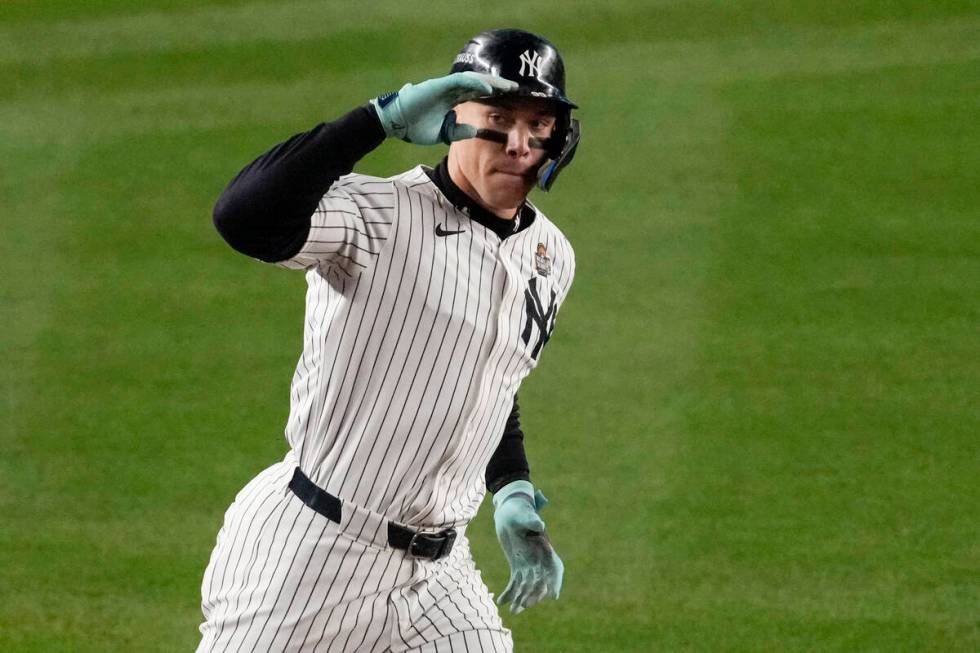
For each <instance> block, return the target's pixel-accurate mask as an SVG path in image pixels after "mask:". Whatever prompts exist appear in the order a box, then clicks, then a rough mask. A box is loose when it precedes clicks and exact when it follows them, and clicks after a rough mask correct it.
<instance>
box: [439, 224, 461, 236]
mask: <svg viewBox="0 0 980 653" xmlns="http://www.w3.org/2000/svg"><path fill="white" fill-rule="evenodd" d="M464 231H465V229H464V230H462V231H446V230H445V229H443V228H442V223H441V222H440V223H439V224H437V225H436V235H437V236H455V235H456V234H461V233H463V232H464Z"/></svg>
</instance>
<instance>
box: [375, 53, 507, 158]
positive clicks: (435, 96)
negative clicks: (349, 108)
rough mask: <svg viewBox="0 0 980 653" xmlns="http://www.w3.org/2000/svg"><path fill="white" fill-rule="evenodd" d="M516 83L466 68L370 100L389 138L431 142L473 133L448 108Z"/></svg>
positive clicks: (504, 91) (486, 95) (442, 141)
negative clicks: (462, 70)
mask: <svg viewBox="0 0 980 653" xmlns="http://www.w3.org/2000/svg"><path fill="white" fill-rule="evenodd" d="M517 87H518V84H517V82H513V81H511V80H509V79H504V78H503V77H494V76H493V75H484V74H482V73H475V72H472V71H467V72H464V73H453V74H452V75H446V76H445V77H439V78H436V79H430V80H427V81H424V82H422V83H420V84H405V85H404V86H402V87H401V89H399V90H398V91H396V92H394V93H387V94H385V95H382V96H381V97H377V98H375V99H373V100H371V105H372V106H373V107H374V110H375V111H376V112H377V114H378V118H379V119H380V120H381V126H382V127H384V130H385V133H386V134H387V135H388V136H389V137H393V138H400V139H402V140H403V141H407V142H409V143H418V144H420V145H435V144H436V143H447V144H448V143H450V142H452V141H459V140H462V139H464V138H473V137H474V136H476V127H474V126H472V125H464V124H458V123H457V122H456V113H455V112H454V111H452V108H453V107H454V106H456V105H457V104H459V103H460V102H466V101H468V100H475V99H476V98H481V97H489V96H491V95H495V94H499V93H506V92H509V91H515V90H517Z"/></svg>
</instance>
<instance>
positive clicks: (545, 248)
mask: <svg viewBox="0 0 980 653" xmlns="http://www.w3.org/2000/svg"><path fill="white" fill-rule="evenodd" d="M535 211H536V217H535V219H534V221H533V222H532V224H531V225H530V226H529V227H527V228H526V229H523V230H521V231H519V232H518V233H516V234H513V235H511V236H509V237H507V238H505V239H503V240H501V239H500V237H498V236H497V235H496V234H495V233H494V232H493V231H492V230H490V229H488V228H486V227H484V226H483V225H481V224H480V223H478V222H476V221H475V220H471V219H470V218H469V217H468V215H467V214H466V213H465V212H463V211H461V210H459V209H457V208H456V207H455V206H453V204H452V203H451V202H450V201H449V200H448V199H446V198H445V197H444V196H443V194H442V192H441V191H440V190H439V189H438V188H437V187H436V185H435V184H434V183H433V182H432V181H431V180H430V179H429V177H428V176H427V175H426V174H425V171H424V170H423V168H422V166H417V167H415V168H413V169H411V170H409V171H407V172H405V173H403V174H401V175H398V176H396V177H391V178H388V179H381V178H377V177H369V176H365V175H360V174H350V175H346V176H344V177H341V178H340V179H339V180H338V181H337V182H336V183H335V184H334V185H333V186H332V187H331V188H330V190H329V191H328V192H327V194H326V195H325V196H324V197H323V198H322V200H321V201H320V204H319V206H318V208H317V210H316V212H315V214H314V215H313V219H312V228H311V229H310V233H309V237H308V239H307V242H306V244H305V245H304V246H303V248H302V250H301V251H300V252H299V253H298V254H297V255H296V256H294V257H293V258H291V259H289V260H287V261H283V262H280V263H279V264H278V265H282V266H284V267H288V268H294V269H306V279H307V283H308V291H307V295H306V319H305V326H304V346H303V354H302V356H301V358H300V360H299V363H298V364H297V366H296V372H295V374H294V376H293V380H292V387H291V392H290V415H289V421H288V423H287V426H286V439H287V440H288V442H289V444H290V445H291V447H292V449H293V450H294V451H295V452H296V455H297V457H298V459H299V463H300V467H301V468H302V469H303V470H304V471H305V472H306V473H307V474H308V475H309V476H310V478H311V479H312V480H313V481H314V482H315V483H316V484H317V485H319V486H320V487H322V488H323V489H325V490H326V491H328V492H330V493H332V494H334V495H336V496H338V497H341V498H342V499H344V500H346V501H350V502H353V503H355V504H357V505H360V506H362V507H364V508H367V509H369V510H373V511H375V512H378V513H382V514H384V515H385V516H387V517H388V518H390V519H393V520H395V521H398V522H401V523H404V524H409V525H413V526H418V527H442V526H459V525H462V524H465V523H466V522H468V521H469V520H470V519H471V518H472V517H473V516H474V515H475V514H476V511H477V508H478V507H479V505H480V502H481V501H482V499H483V495H484V492H485V486H484V478H483V474H484V471H485V469H486V466H487V463H488V461H489V460H490V457H491V455H492V454H493V452H494V450H495V449H496V447H497V445H498V443H499V440H500V437H501V435H502V433H503V430H504V424H505V422H506V420H507V417H508V415H509V414H510V411H511V408H512V406H513V399H514V395H515V393H516V392H517V389H518V386H519V385H520V383H521V381H522V380H523V379H524V378H525V377H526V376H527V375H528V374H529V373H530V372H531V370H532V369H533V368H534V367H535V365H536V364H537V358H538V356H539V354H540V349H541V345H543V343H544V342H545V341H546V340H547V338H548V336H549V335H550V332H551V330H552V329H553V328H554V320H555V316H556V314H557V312H558V308H559V306H560V305H561V303H562V302H563V301H564V299H565V297H566V295H567V293H568V290H569V288H570V286H571V283H572V277H573V275H574V271H575V260H574V254H573V252H572V248H571V245H570V244H569V242H568V240H567V239H566V238H565V236H564V235H563V234H562V233H561V231H559V229H558V228H557V227H556V226H555V225H554V224H553V223H552V222H551V221H549V220H548V219H547V218H546V217H545V216H544V215H543V214H542V213H541V212H539V211H537V210H536V209H535Z"/></svg>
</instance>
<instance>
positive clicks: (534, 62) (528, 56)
mask: <svg viewBox="0 0 980 653" xmlns="http://www.w3.org/2000/svg"><path fill="white" fill-rule="evenodd" d="M541 63H542V61H541V55H540V54H538V53H537V52H535V51H534V50H525V51H524V52H522V53H521V73H520V74H521V75H524V76H525V77H537V76H538V75H540V74H541ZM525 70H526V71H527V72H524V71H525Z"/></svg>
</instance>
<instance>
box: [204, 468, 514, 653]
mask: <svg viewBox="0 0 980 653" xmlns="http://www.w3.org/2000/svg"><path fill="white" fill-rule="evenodd" d="M296 462H297V461H296V457H295V455H294V454H293V452H290V453H289V454H287V456H286V458H285V459H284V460H283V461H282V462H280V463H277V464H275V465H273V466H272V467H270V468H269V469H267V470H265V471H264V472H262V473H261V474H259V475H258V476H257V477H256V478H255V479H254V480H253V481H252V482H250V483H249V484H248V485H247V486H246V487H245V488H244V489H243V490H242V491H241V492H240V493H239V494H238V496H237V497H236V499H235V502H234V503H233V504H232V506H231V507H230V508H229V509H228V512H227V513H226V515H225V524H224V527H223V528H222V530H221V532H220V533H219V535H218V543H217V545H216V546H215V550H214V553H213V554H212V556H211V562H210V564H209V565H208V568H207V570H206V572H205V577H204V583H203V588H202V593H203V603H202V605H203V608H204V613H205V617H206V621H205V623H204V624H203V625H202V626H201V633H202V639H201V643H200V645H199V646H198V649H197V650H198V652H199V653H205V652H209V653H210V652H218V651H222V652H225V651H228V652H230V651H236V652H237V651H268V652H270V653H271V652H273V651H315V652H322V653H339V652H347V651H363V652H369V651H370V652H381V651H391V652H394V651H409V650H413V651H414V650H427V651H428V650H447V651H467V650H470V651H500V652H505V651H511V650H512V646H511V644H510V641H511V638H510V632H509V631H508V630H507V629H506V628H504V627H503V625H502V623H501V622H500V618H499V616H498V614H497V610H496V607H495V606H494V604H493V602H492V601H491V599H490V595H489V592H488V590H487V588H486V586H484V585H483V582H482V581H481V580H480V575H479V572H478V571H477V570H476V567H475V566H474V565H473V561H472V557H471V555H470V550H469V543H468V542H467V540H466V538H465V535H463V536H461V537H460V539H459V540H457V545H456V547H454V549H453V552H452V554H451V555H450V556H449V557H448V558H446V559H444V560H440V561H436V562H429V561H417V560H414V559H412V558H409V557H407V556H405V554H404V552H402V551H399V550H396V549H390V548H388V547H386V546H382V545H379V544H378V543H377V541H376V540H375V538H374V537H373V534H372V533H371V531H372V529H373V523H374V522H378V523H381V522H383V518H382V516H381V515H376V516H375V517H376V519H375V520H373V521H372V520H369V519H366V518H365V517H364V515H367V514H368V513H367V512H365V511H363V510H360V509H358V510H350V511H349V513H350V514H351V517H349V518H345V520H344V521H342V523H341V524H339V525H338V524H335V523H333V522H331V521H329V520H327V519H326V518H325V517H323V516H321V515H320V514H319V513H317V512H314V511H313V510H310V509H309V508H307V507H306V506H305V505H304V504H303V503H302V502H301V501H300V500H299V499H298V498H296V497H295V496H294V495H293V494H292V493H291V492H289V490H288V487H287V486H288V482H289V478H290V477H291V476H292V470H293V469H294V468H295V466H296ZM431 646H437V647H438V648H431ZM424 647H429V648H424ZM467 647H469V648H467Z"/></svg>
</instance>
